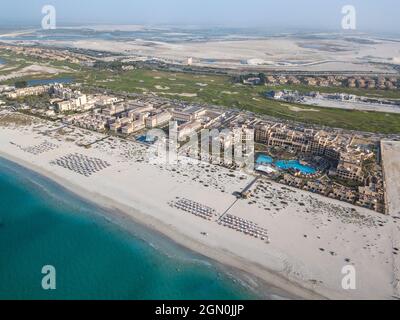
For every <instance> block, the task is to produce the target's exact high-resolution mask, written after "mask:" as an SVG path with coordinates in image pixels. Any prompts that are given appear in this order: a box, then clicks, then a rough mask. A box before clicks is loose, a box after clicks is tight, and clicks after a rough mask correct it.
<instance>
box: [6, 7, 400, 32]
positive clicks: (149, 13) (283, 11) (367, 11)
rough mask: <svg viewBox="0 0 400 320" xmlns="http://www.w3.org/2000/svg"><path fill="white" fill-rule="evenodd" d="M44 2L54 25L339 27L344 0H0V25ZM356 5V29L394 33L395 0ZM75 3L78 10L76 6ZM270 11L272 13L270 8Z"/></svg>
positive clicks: (25, 23)
mask: <svg viewBox="0 0 400 320" xmlns="http://www.w3.org/2000/svg"><path fill="white" fill-rule="evenodd" d="M44 5H53V6H54V7H55V8H56V13H57V25H58V26H60V27H68V26H89V25H143V26H176V27H187V26H190V27H192V26H196V27H199V28H202V27H210V26H215V27H217V26H219V27H222V28H238V29H252V28H257V29H270V30H271V31H275V32H285V31H301V32H304V31H318V30H321V31H332V32H335V31H341V20H342V18H343V14H342V12H341V10H342V8H343V6H345V5H349V3H348V1H346V0H345V1H343V0H334V1H331V2H329V3H322V2H321V1H318V0H305V1H302V2H301V3H299V2H298V1H295V0H282V1H279V2H278V1H263V0H249V1H247V2H246V5H243V3H242V2H239V1H237V0H233V1H228V0H221V1H219V2H218V3H213V2H212V1H211V0H206V1H203V2H202V3H194V2H192V3H188V2H187V1H183V0H168V1H161V0H150V1H146V2H144V1H135V2H134V3H132V2H131V1H129V0H116V1H113V2H112V3H111V2H110V1H106V0H100V1H92V0H87V1H85V2H83V3H82V2H79V1H77V0H71V1H69V2H68V3H67V2H65V1H62V0H53V1H46V0H32V1H30V2H29V3H26V2H25V1H24V3H23V5H22V4H21V0H16V1H13V2H9V1H7V2H6V3H3V4H2V10H1V12H0V21H1V22H0V25H1V26H3V27H18V28H23V27H33V28H34V27H35V26H37V27H40V23H41V20H42V18H43V14H42V12H41V9H42V7H43V6H44ZM351 5H353V6H354V7H355V8H356V13H357V30H356V31H358V32H362V33H365V32H366V33H371V32H372V33H397V32H396V30H398V29H399V27H400V22H399V21H398V19H396V17H397V16H398V15H399V14H400V8H399V6H397V7H396V6H395V2H394V0H384V1H381V2H380V3H376V2H375V3H365V2H364V1H361V0H354V1H352V3H351ZM76 8H79V10H76ZM271 12H272V14H271Z"/></svg>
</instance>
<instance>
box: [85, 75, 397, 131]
mask: <svg viewBox="0 0 400 320" xmlns="http://www.w3.org/2000/svg"><path fill="white" fill-rule="evenodd" d="M81 80H82V81H83V82H84V83H86V84H88V85H95V86H99V87H103V88H107V89H111V90H115V91H124V92H138V93H150V92H151V93H155V94H157V95H159V96H163V97H169V98H176V99H181V100H185V101H189V102H200V103H209V104H215V105H220V106H226V107H234V108H240V109H243V110H249V111H253V112H256V113H261V114H265V115H269V116H273V117H277V118H281V119H287V120H295V121H300V122H304V123H311V124H318V125H326V126H330V127H338V128H345V129H353V130H361V131H369V132H380V133H400V114H393V113H382V112H366V111H356V110H342V109H334V108H319V107H315V106H305V105H299V104H289V103H282V102H279V101H273V100H268V99H266V98H264V97H263V94H264V93H265V91H267V90H269V88H268V87H267V88H266V87H264V86H245V85H241V84H234V83H232V82H231V80H230V78H228V77H224V76H208V75H207V76H205V75H193V74H187V73H172V72H163V71H156V70H145V69H139V70H133V71H128V72H122V73H109V72H92V73H88V74H86V75H85V76H84V77H82V78H81ZM286 88H287V87H286ZM275 89H277V88H276V87H275ZM292 89H295V88H292ZM298 89H302V90H306V89H307V90H308V91H310V90H312V89H310V88H306V87H303V88H298ZM327 89H329V88H327ZM331 90H332V89H331ZM335 91H338V90H337V88H335ZM340 91H342V90H340ZM366 91H367V90H366ZM373 91H376V92H373ZM378 91H379V90H368V92H365V93H368V94H371V95H372V94H373V95H375V94H382V93H381V92H378ZM321 92H323V91H322V90H321ZM352 93H355V92H352ZM384 93H385V94H387V93H388V92H387V91H384ZM391 94H392V95H393V96H398V97H400V94H399V93H398V91H393V92H392V93H391Z"/></svg>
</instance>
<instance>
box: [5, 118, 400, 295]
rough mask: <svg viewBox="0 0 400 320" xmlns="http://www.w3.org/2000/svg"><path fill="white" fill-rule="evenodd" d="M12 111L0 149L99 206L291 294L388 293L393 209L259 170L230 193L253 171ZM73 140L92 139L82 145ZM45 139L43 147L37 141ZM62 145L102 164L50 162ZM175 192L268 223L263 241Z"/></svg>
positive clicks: (257, 283)
mask: <svg viewBox="0 0 400 320" xmlns="http://www.w3.org/2000/svg"><path fill="white" fill-rule="evenodd" d="M19 117H20V118H21V117H22V118H21V119H20V120H19V121H22V119H25V120H23V121H26V122H29V123H30V125H29V124H28V125H26V124H25V125H24V126H20V125H18V124H17V125H11V126H10V125H8V126H6V127H4V126H3V127H2V128H1V130H0V133H1V134H0V156H2V157H3V158H5V159H7V160H9V161H12V162H14V163H16V164H18V165H21V166H22V167H25V168H28V169H29V170H31V171H33V172H36V173H38V174H39V175H41V176H43V177H46V178H48V179H49V180H51V181H54V182H55V183H57V184H58V185H60V186H62V188H65V189H66V190H68V191H70V192H71V193H72V194H74V195H77V196H78V197H80V198H81V199H85V200H87V201H89V202H90V203H93V204H95V205H97V206H98V207H99V208H104V209H105V210H106V211H107V212H109V213H110V214H109V216H110V217H121V220H122V221H127V222H128V221H129V222H131V221H133V222H137V223H138V224H140V225H143V226H144V227H145V228H143V229H146V228H147V229H149V230H152V231H155V232H157V233H158V234H161V235H163V236H165V237H166V238H168V239H170V240H172V242H173V243H176V244H177V245H179V246H181V247H183V248H185V249H186V248H187V249H188V250H190V251H192V252H195V253H198V254H199V255H201V256H204V257H207V258H209V259H210V260H213V261H215V262H216V263H218V264H220V265H221V266H222V268H223V269H227V270H228V271H231V270H232V273H234V274H235V276H236V275H239V277H238V278H239V279H248V280H249V281H248V282H250V283H252V284H254V287H255V288H258V287H263V286H265V287H266V288H267V290H266V291H268V292H269V291H271V290H272V289H274V288H277V292H285V293H289V295H290V296H293V297H294V298H299V299H391V298H393V297H395V296H396V290H395V288H394V284H393V279H396V278H397V277H398V270H397V269H396V266H395V262H394V261H395V260H394V259H395V257H394V254H393V253H392V251H393V245H394V244H397V243H398V242H399V238H400V236H399V234H400V233H399V232H397V231H399V228H398V226H397V225H396V224H395V222H397V221H395V220H394V219H393V218H392V217H388V216H384V215H382V214H378V213H375V212H372V211H370V210H368V209H364V208H360V207H355V206H353V205H351V204H347V203H344V202H340V201H338V200H334V199H330V198H326V197H323V196H320V195H317V194H312V193H309V192H305V191H302V190H299V189H294V188H291V187H287V186H283V185H280V184H277V183H275V182H272V181H268V180H265V179H260V180H259V181H257V183H256V185H255V187H254V190H253V191H254V192H253V195H252V196H251V198H250V199H248V200H240V201H237V199H236V197H235V196H234V193H235V192H237V191H238V190H243V188H244V187H246V186H247V185H248V184H249V183H250V182H251V181H253V179H254V177H253V176H252V175H249V174H246V173H244V172H240V171H230V170H228V169H226V168H223V167H218V166H214V165H210V164H205V163H197V164H193V163H185V162H181V163H179V165H178V166H177V165H176V164H174V165H171V164H166V163H164V162H162V163H158V162H154V161H153V160H152V159H151V158H150V157H151V155H150V154H149V150H148V149H147V148H146V147H145V146H142V145H140V144H138V143H136V142H132V141H125V140H120V139H115V138H112V137H106V139H105V136H104V135H102V134H98V133H94V132H91V131H87V130H84V129H79V128H75V127H68V128H67V129H66V128H63V130H62V131H59V128H60V126H59V125H58V124H54V123H49V122H46V121H43V120H38V119H36V118H30V117H27V116H19ZM29 119H30V120H29ZM65 130H67V131H68V134H67V135H66V134H65ZM80 141H85V144H87V143H90V142H91V141H98V142H96V143H95V144H92V145H91V148H83V147H81V146H79V145H80V144H81V143H79V142H80ZM49 142H51V143H52V148H50V149H43V150H41V149H40V148H42V147H41V146H42V145H43V144H44V145H45V146H48V143H49ZM46 144H47V145H46ZM32 149H33V150H36V151H37V150H39V151H40V152H38V153H35V154H32V153H31V152H30V151H31V150H32ZM71 155H78V156H80V157H83V159H85V157H89V158H95V159H98V160H99V161H107V163H109V164H110V166H109V167H107V168H105V169H103V170H101V172H96V173H95V174H92V175H90V176H85V175H82V174H78V173H77V172H74V171H71V170H68V169H67V168H65V167H63V166H58V165H56V164H54V161H55V160H56V159H60V158H63V157H70V156H71ZM178 198H181V199H189V201H194V202H196V203H199V204H201V205H205V206H208V207H210V208H213V209H214V210H216V212H217V213H219V214H222V213H225V212H227V211H229V214H230V215H233V216H236V217H240V218H243V219H245V220H248V221H251V222H254V223H256V224H258V225H259V226H260V227H263V228H264V229H266V230H267V232H268V238H269V242H268V243H266V242H265V241H261V240H260V239H256V238H254V237H250V236H248V235H246V234H244V233H241V232H237V231H236V230H233V229H231V228H227V227H226V226H224V225H221V224H218V223H217V222H218V221H217V220H216V219H212V220H211V221H208V220H206V219H201V218H199V217H197V216H195V215H194V214H189V213H187V212H185V211H181V210H179V209H177V208H176V207H174V206H173V205H172V202H173V201H176V199H178ZM227 208H228V209H227ZM111 220H112V219H111ZM349 244H351V245H349ZM346 265H352V266H354V267H355V268H356V269H357V284H358V285H357V289H356V290H344V289H343V287H342V279H343V273H342V269H343V267H344V266H346ZM277 296H280V295H279V294H278V295H277ZM283 296H285V294H283Z"/></svg>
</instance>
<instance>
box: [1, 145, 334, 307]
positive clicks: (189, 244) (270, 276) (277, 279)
mask: <svg viewBox="0 0 400 320" xmlns="http://www.w3.org/2000/svg"><path fill="white" fill-rule="evenodd" d="M0 158H3V159H6V160H7V161H10V162H12V163H14V164H17V165H19V166H22V167H23V168H25V169H27V170H30V171H32V172H34V173H35V174H38V175H40V176H42V177H44V178H46V179H48V180H50V181H51V182H52V183H55V184H57V185H58V186H59V187H61V188H63V189H65V190H67V191H68V192H70V193H71V194H72V195H73V196H75V197H78V198H80V199H82V200H84V201H85V202H87V203H89V204H92V205H94V206H97V207H98V208H100V209H102V211H103V212H105V213H106V214H107V215H109V216H103V214H99V213H96V214H97V215H98V216H103V217H104V218H105V219H107V220H108V221H109V222H110V223H114V224H117V226H118V227H121V228H123V229H124V230H126V231H127V232H131V231H130V230H129V227H128V228H126V226H124V225H122V224H121V222H123V220H125V219H129V222H131V223H138V224H139V225H140V226H143V227H144V228H147V229H148V230H150V232H156V233H158V234H159V235H160V236H161V237H166V238H167V239H168V240H169V241H172V242H173V244H174V245H176V246H178V247H182V248H184V249H185V250H189V251H191V252H193V253H195V254H198V255H200V256H202V257H205V258H206V259H208V260H210V261H211V262H212V263H213V264H215V265H216V266H217V267H218V268H219V269H221V270H223V271H224V272H225V273H226V274H227V276H228V277H231V278H232V279H234V277H232V275H233V276H236V275H238V276H239V280H237V279H234V280H235V281H238V282H244V283H245V286H248V287H250V290H252V291H253V292H255V293H256V294H259V293H261V295H262V296H261V297H260V298H261V299H266V298H267V297H268V296H276V297H279V298H285V299H286V298H287V295H291V297H289V299H318V300H322V299H327V298H326V297H324V296H322V295H320V294H318V293H316V292H313V291H311V290H309V289H307V288H303V287H301V286H300V285H298V284H296V283H293V282H291V281H290V280H289V279H285V278H284V277H282V276H281V275H278V274H276V273H274V271H271V270H268V269H266V268H265V267H264V266H261V265H259V264H254V263H251V262H247V261H245V259H243V258H241V257H239V256H236V255H234V254H232V253H231V252H227V251H222V250H218V249H216V248H211V247H208V246H205V245H204V244H202V243H200V242H197V241H196V240H195V239H191V238H189V237H187V236H185V235H183V234H180V233H179V231H178V230H177V229H176V228H174V227H172V226H171V225H167V224H166V223H165V222H163V221H160V220H158V219H155V218H153V217H151V216H149V215H146V214H144V213H142V212H140V211H139V210H137V209H135V208H132V207H128V206H126V205H124V204H121V203H118V202H116V201H114V200H112V199H110V198H106V197H104V196H102V195H99V194H97V193H93V192H90V191H88V190H87V189H85V188H83V187H81V186H79V185H74V184H73V183H71V182H69V181H68V180H67V179H65V178H62V177H59V176H57V175H55V174H53V173H51V172H49V171H47V170H44V169H42V168H40V167H38V166H36V165H34V164H32V163H29V162H27V161H25V160H22V159H20V158H18V157H15V156H12V155H10V154H7V153H5V152H3V151H0ZM108 218H111V219H112V218H117V219H118V220H120V221H119V222H116V221H114V220H111V221H110V220H109V219H108ZM226 268H228V270H225V269H226ZM258 281H261V283H259V282H258ZM256 283H257V285H255V284H256ZM267 291H268V294H266V292H267Z"/></svg>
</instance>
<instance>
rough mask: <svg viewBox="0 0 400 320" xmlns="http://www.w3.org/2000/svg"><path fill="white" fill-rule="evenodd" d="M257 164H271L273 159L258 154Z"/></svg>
mask: <svg viewBox="0 0 400 320" xmlns="http://www.w3.org/2000/svg"><path fill="white" fill-rule="evenodd" d="M256 162H257V164H271V163H273V162H274V159H272V158H271V157H270V156H267V155H265V154H260V155H259V156H258V157H257V161H256Z"/></svg>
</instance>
